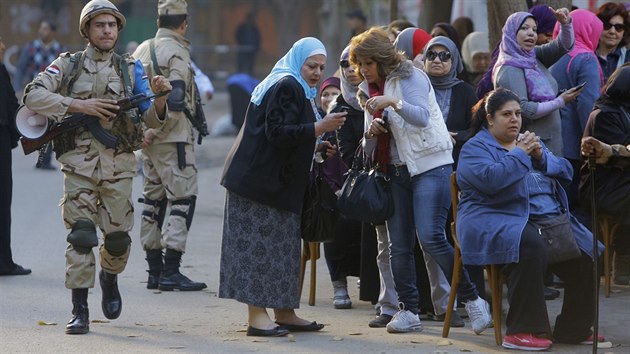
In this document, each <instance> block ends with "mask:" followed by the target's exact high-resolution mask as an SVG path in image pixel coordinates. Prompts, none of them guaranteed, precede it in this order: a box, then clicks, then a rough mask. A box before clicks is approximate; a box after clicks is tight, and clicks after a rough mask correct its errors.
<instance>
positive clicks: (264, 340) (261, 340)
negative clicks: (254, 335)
mask: <svg viewBox="0 0 630 354" xmlns="http://www.w3.org/2000/svg"><path fill="white" fill-rule="evenodd" d="M252 342H254V343H266V342H269V341H268V340H266V339H254V340H253V341H252Z"/></svg>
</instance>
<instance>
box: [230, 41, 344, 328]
mask: <svg viewBox="0 0 630 354" xmlns="http://www.w3.org/2000/svg"><path fill="white" fill-rule="evenodd" d="M325 62H326V49H325V48H324V45H323V44H322V43H321V42H320V41H319V40H318V39H315V38H312V37H307V38H303V39H300V40H299V41H297V42H296V43H295V44H294V45H293V47H292V48H291V49H290V50H289V52H288V53H287V54H286V55H285V56H284V57H283V58H282V59H280V60H279V61H278V63H276V65H275V66H274V68H273V69H272V71H271V73H270V74H269V75H268V76H267V78H266V79H265V80H263V81H262V82H261V83H260V84H259V85H258V86H256V88H255V89H254V92H253V93H252V98H251V103H250V105H249V108H248V111H247V114H246V117H245V123H244V124H243V127H242V128H241V131H240V133H239V135H238V137H237V138H236V142H235V143H234V146H233V147H232V149H231V151H230V153H229V154H228V156H227V159H226V162H225V169H224V171H223V177H222V179H221V184H222V185H223V186H224V187H225V188H226V189H227V195H226V202H225V212H224V225H223V243H222V247H221V269H220V283H219V297H221V298H230V299H235V300H237V301H239V302H242V303H245V304H247V306H248V314H249V316H248V323H249V327H248V328H247V335H249V336H283V335H286V334H288V333H289V331H317V330H320V329H322V328H323V325H321V324H318V323H317V322H310V321H307V320H305V319H302V318H300V317H298V316H297V315H296V314H295V309H296V308H298V307H299V303H300V293H299V290H300V248H301V237H300V214H301V212H302V202H303V197H304V193H305V191H306V187H307V184H308V174H309V169H310V166H311V161H312V158H313V152H314V150H315V143H316V140H317V137H318V136H320V135H322V134H323V133H325V132H329V131H334V130H335V129H338V128H339V127H341V126H342V125H343V122H344V120H345V118H344V116H345V113H336V114H329V115H327V116H326V117H324V118H321V117H320V116H319V113H317V107H316V106H315V102H314V100H313V99H314V98H315V95H316V93H317V90H316V89H315V86H316V85H317V83H318V82H319V80H320V78H321V75H322V71H323V69H324V64H325ZM324 144H328V143H327V142H326V143H324ZM328 146H331V145H328ZM328 153H329V154H332V153H334V150H333V151H331V149H329V150H328ZM266 308H273V309H274V313H275V323H274V321H272V320H271V319H270V317H269V315H268V314H267V310H266Z"/></svg>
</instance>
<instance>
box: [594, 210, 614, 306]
mask: <svg viewBox="0 0 630 354" xmlns="http://www.w3.org/2000/svg"><path fill="white" fill-rule="evenodd" d="M598 219H599V220H598V221H599V228H600V230H602V235H601V237H602V242H603V243H604V295H606V297H610V286H611V285H610V282H611V278H612V274H611V271H610V263H611V254H610V253H611V252H610V250H611V247H612V241H613V236H614V235H615V231H617V227H619V224H617V223H615V221H614V220H613V218H612V217H610V216H608V215H601V216H600V217H599V218H598Z"/></svg>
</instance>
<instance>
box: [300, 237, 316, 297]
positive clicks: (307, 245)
mask: <svg viewBox="0 0 630 354" xmlns="http://www.w3.org/2000/svg"><path fill="white" fill-rule="evenodd" d="M318 259H319V242H303V248H302V258H301V260H300V294H302V288H303V287H304V273H305V272H306V261H307V260H310V261H311V285H310V289H309V290H310V292H309V295H308V304H309V305H311V306H315V290H316V279H317V260H318Z"/></svg>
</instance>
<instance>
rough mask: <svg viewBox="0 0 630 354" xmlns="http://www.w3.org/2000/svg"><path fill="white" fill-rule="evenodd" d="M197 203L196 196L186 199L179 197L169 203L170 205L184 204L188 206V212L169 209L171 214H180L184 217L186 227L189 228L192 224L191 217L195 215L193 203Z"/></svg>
mask: <svg viewBox="0 0 630 354" xmlns="http://www.w3.org/2000/svg"><path fill="white" fill-rule="evenodd" d="M196 203H197V196H195V195H193V196H191V197H188V198H186V199H179V200H176V201H174V202H172V203H171V205H186V206H188V212H183V211H180V210H176V209H171V215H176V216H181V217H182V218H184V219H186V228H187V229H188V230H190V225H192V219H193V216H194V215H195V204H196Z"/></svg>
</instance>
